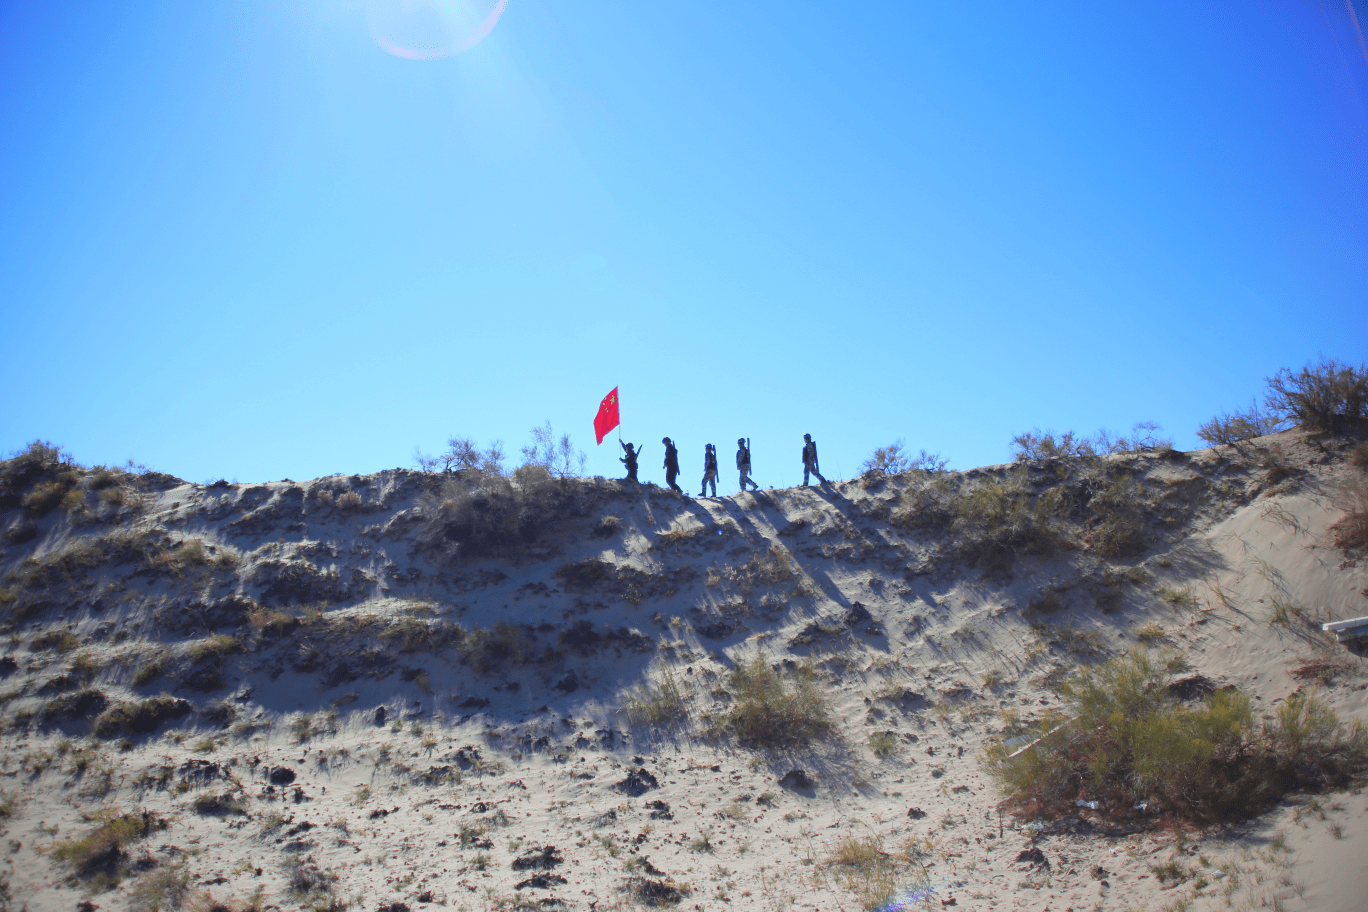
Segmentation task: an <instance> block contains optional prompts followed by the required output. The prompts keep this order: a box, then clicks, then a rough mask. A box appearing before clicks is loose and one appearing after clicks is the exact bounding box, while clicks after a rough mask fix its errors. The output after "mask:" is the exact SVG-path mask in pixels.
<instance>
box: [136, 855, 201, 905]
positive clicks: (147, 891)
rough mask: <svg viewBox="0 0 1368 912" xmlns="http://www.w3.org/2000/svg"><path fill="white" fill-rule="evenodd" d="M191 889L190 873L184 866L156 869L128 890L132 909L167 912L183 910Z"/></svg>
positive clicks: (140, 878)
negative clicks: (187, 894) (183, 904)
mask: <svg viewBox="0 0 1368 912" xmlns="http://www.w3.org/2000/svg"><path fill="white" fill-rule="evenodd" d="M189 889H190V872H189V871H188V870H187V869H186V866H185V865H183V864H179V865H174V866H171V867H163V868H156V869H154V870H152V871H149V872H147V873H146V874H144V875H142V876H141V877H139V878H138V879H137V880H136V881H134V883H133V886H131V887H130V888H129V890H128V898H129V901H130V903H131V908H134V909H145V910H147V912H165V910H169V909H179V908H182V902H183V900H184V899H185V895H186V893H187V892H188V891H189Z"/></svg>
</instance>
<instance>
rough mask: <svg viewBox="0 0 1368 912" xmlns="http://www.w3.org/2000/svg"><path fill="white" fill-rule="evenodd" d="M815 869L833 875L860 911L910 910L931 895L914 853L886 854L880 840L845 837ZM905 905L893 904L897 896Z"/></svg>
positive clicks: (867, 837)
mask: <svg viewBox="0 0 1368 912" xmlns="http://www.w3.org/2000/svg"><path fill="white" fill-rule="evenodd" d="M818 869H819V870H820V871H821V872H822V873H824V874H830V875H834V877H835V880H836V882H837V883H838V884H840V885H841V886H842V887H843V888H845V889H846V890H849V891H850V892H851V893H854V894H855V896H856V898H857V899H858V900H859V902H860V905H861V907H862V908H865V909H871V910H872V909H881V908H905V907H907V908H910V907H911V906H912V905H913V904H914V903H915V902H916V898H923V899H924V898H926V897H927V896H929V895H930V894H931V890H930V889H929V887H930V883H929V878H928V876H927V873H926V869H925V868H924V867H922V865H921V864H920V863H919V859H918V858H917V857H916V855H915V854H914V852H912V851H908V852H898V853H893V852H887V851H885V850H884V846H883V838H882V837H880V836H855V835H847V836H843V837H841V838H840V839H839V840H837V841H836V842H834V843H833V844H832V845H831V847H830V849H829V851H828V852H827V854H826V856H825V857H824V858H822V859H821V861H820V863H819V865H818ZM900 895H901V896H902V897H905V898H906V903H905V904H904V903H902V902H896V903H895V902H894V900H896V899H898V898H899V896H900Z"/></svg>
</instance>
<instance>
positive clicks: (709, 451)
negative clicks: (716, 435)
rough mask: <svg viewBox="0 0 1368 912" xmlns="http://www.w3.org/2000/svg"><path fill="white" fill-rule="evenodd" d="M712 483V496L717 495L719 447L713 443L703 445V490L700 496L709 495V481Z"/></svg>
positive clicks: (699, 493)
mask: <svg viewBox="0 0 1368 912" xmlns="http://www.w3.org/2000/svg"><path fill="white" fill-rule="evenodd" d="M709 482H711V483H712V496H713V497H716V496H717V447H715V446H713V445H712V444H711V443H710V444H708V445H706V446H705V447H703V490H702V491H699V492H698V496H699V497H707V496H708V483H709Z"/></svg>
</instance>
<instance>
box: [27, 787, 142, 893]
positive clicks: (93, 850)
mask: <svg viewBox="0 0 1368 912" xmlns="http://www.w3.org/2000/svg"><path fill="white" fill-rule="evenodd" d="M89 819H90V820H91V821H92V822H94V823H95V824H96V825H95V826H94V827H93V828H92V829H90V830H88V831H87V832H85V833H83V834H82V835H80V836H73V837H72V838H71V839H65V840H60V841H58V842H56V843H54V844H53V846H52V848H51V849H50V850H49V852H48V855H49V857H51V858H52V859H53V860H54V861H57V862H59V863H61V864H64V865H67V866H68V867H69V868H70V869H71V872H72V877H73V878H74V879H76V880H79V881H83V882H85V883H87V884H88V885H89V886H90V887H91V888H92V889H93V890H95V891H96V892H99V891H102V890H107V889H109V888H111V887H114V886H116V885H117V884H118V883H119V881H120V880H121V879H122V878H123V876H124V875H125V873H126V872H127V862H128V853H127V852H126V851H125V849H126V848H127V847H128V846H129V845H130V844H131V843H133V842H135V841H136V840H139V839H142V838H143V837H144V836H147V835H148V834H150V833H154V832H156V831H157V830H162V829H165V828H166V826H167V823H166V820H165V819H164V818H162V817H161V816H160V815H158V814H156V813H153V812H151V811H142V812H141V813H128V814H119V813H117V812H116V811H114V810H113V809H112V808H106V809H104V810H101V811H97V812H95V813H94V814H93V815H91V816H90V818H89Z"/></svg>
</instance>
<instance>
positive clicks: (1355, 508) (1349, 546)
mask: <svg viewBox="0 0 1368 912" xmlns="http://www.w3.org/2000/svg"><path fill="white" fill-rule="evenodd" d="M1365 446H1368V445H1365ZM1334 503H1335V506H1337V507H1339V508H1340V509H1341V510H1343V511H1344V516H1342V517H1340V519H1339V520H1337V521H1336V522H1335V524H1334V525H1333V526H1331V527H1330V537H1331V540H1333V541H1334V543H1335V547H1336V548H1339V549H1340V550H1341V551H1344V552H1345V553H1346V554H1354V553H1363V552H1368V475H1357V476H1351V477H1349V478H1346V479H1344V480H1343V481H1342V482H1340V484H1339V485H1338V486H1337V487H1336V488H1335V491H1334Z"/></svg>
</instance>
